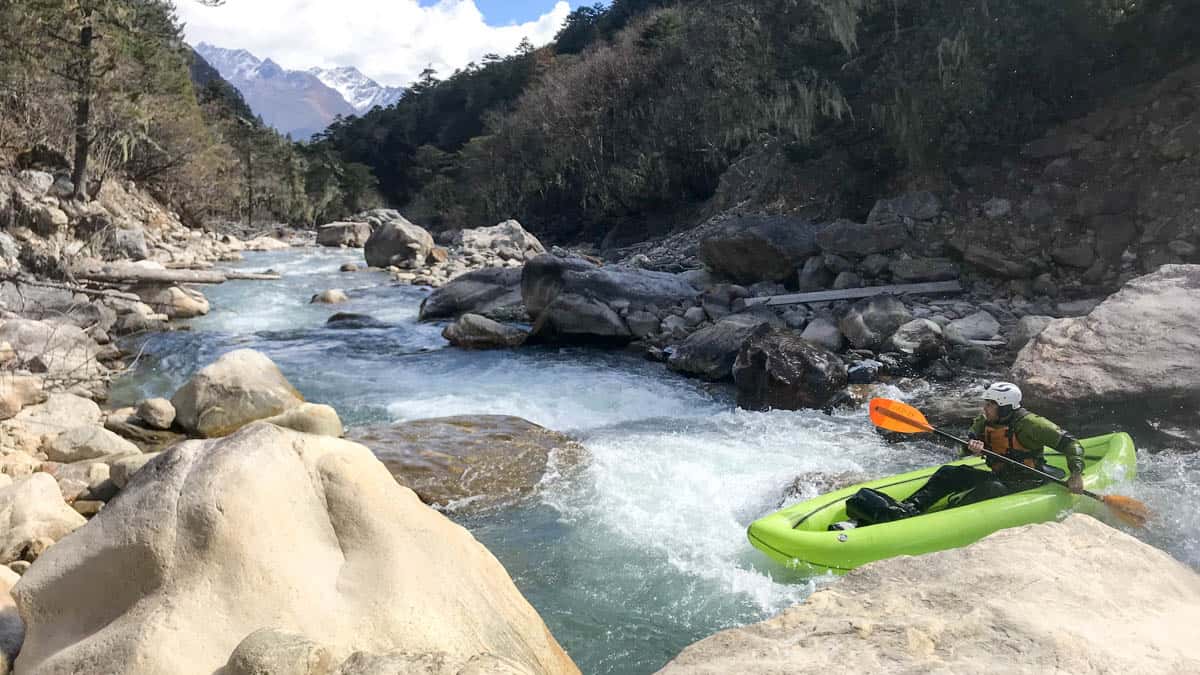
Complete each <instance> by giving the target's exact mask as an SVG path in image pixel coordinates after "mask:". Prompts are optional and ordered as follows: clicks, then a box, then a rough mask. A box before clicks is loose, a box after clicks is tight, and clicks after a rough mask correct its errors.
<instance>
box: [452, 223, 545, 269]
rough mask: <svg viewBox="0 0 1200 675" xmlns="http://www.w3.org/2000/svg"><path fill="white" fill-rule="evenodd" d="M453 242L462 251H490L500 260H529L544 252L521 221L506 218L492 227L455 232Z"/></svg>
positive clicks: (543, 248) (539, 243) (540, 244)
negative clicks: (522, 225)
mask: <svg viewBox="0 0 1200 675" xmlns="http://www.w3.org/2000/svg"><path fill="white" fill-rule="evenodd" d="M453 244H454V245H457V246H459V247H460V248H462V250H463V251H464V252H475V253H480V254H484V253H490V254H493V255H495V256H496V257H497V258H500V259H501V260H521V261H524V260H529V259H531V258H535V257H537V256H539V255H541V254H543V253H545V252H546V248H545V247H544V246H542V242H540V241H538V238H537V237H535V236H533V235H532V234H530V233H529V232H528V231H526V230H525V228H523V227H521V223H519V222H517V221H515V220H506V221H504V222H503V223H500V224H499V225H493V226H492V227H477V228H474V229H471V230H460V231H458V232H456V233H455V235H454V238H453Z"/></svg>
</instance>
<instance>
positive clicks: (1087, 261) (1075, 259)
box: [1050, 244, 1096, 270]
mask: <svg viewBox="0 0 1200 675" xmlns="http://www.w3.org/2000/svg"><path fill="white" fill-rule="evenodd" d="M1050 257H1051V258H1053V259H1054V262H1056V263H1058V264H1059V265H1064V266H1066V267H1077V268H1079V269H1081V270H1085V269H1087V268H1089V267H1091V266H1092V263H1094V262H1095V261H1096V249H1095V248H1093V247H1092V245H1091V244H1074V245H1072V246H1063V247H1060V248H1056V249H1054V250H1053V251H1051V252H1050Z"/></svg>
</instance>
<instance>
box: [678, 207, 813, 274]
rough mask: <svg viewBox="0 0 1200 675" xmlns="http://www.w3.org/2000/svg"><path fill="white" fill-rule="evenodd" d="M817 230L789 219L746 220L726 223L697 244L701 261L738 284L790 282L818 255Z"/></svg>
mask: <svg viewBox="0 0 1200 675" xmlns="http://www.w3.org/2000/svg"><path fill="white" fill-rule="evenodd" d="M816 231H817V226H816V225H813V224H812V223H810V222H809V221H807V220H802V219H800V218H793V217H789V216H747V217H745V218H734V219H731V220H729V221H727V222H726V223H725V224H724V226H723V227H722V228H721V229H720V230H719V231H718V232H717V233H716V234H714V235H712V236H710V237H708V238H706V239H704V240H703V241H701V242H700V259H701V260H702V261H704V264H705V265H707V266H708V268H709V269H711V270H712V271H714V272H716V273H718V274H721V275H722V276H725V277H727V278H729V279H732V280H733V281H735V282H737V283H740V284H753V283H756V282H759V281H783V280H785V279H788V278H791V277H792V275H793V274H795V273H796V269H797V268H798V267H800V266H802V265H803V264H804V261H805V259H807V258H808V257H809V256H812V255H815V254H816V253H818V251H819V249H818V248H817V242H816Z"/></svg>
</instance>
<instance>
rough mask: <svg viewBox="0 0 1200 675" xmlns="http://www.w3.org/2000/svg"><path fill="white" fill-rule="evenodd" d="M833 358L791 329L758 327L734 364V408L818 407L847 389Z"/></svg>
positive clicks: (839, 362) (839, 364)
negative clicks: (735, 393)
mask: <svg viewBox="0 0 1200 675" xmlns="http://www.w3.org/2000/svg"><path fill="white" fill-rule="evenodd" d="M846 377H847V376H846V366H845V364H843V363H842V360H841V359H839V358H838V356H837V355H836V354H834V353H833V352H831V351H829V350H828V349H825V348H824V347H820V346H817V345H815V344H813V343H811V342H809V341H807V340H805V339H803V338H801V337H800V336H799V335H798V334H797V333H794V332H792V331H783V330H775V329H771V328H769V327H766V326H763V327H760V328H759V329H758V330H756V331H755V333H754V335H752V336H751V337H750V338H749V339H747V340H746V342H745V343H744V344H743V345H742V349H741V351H740V352H739V353H738V356H737V360H736V361H735V362H734V364H733V379H734V382H735V383H736V384H737V404H738V407H739V408H745V409H747V410H765V409H775V410H799V409H801V408H821V407H824V406H825V405H827V404H828V403H829V402H830V401H831V400H832V399H833V397H834V396H836V395H837V394H838V393H839V392H841V391H842V390H843V389H845V388H846Z"/></svg>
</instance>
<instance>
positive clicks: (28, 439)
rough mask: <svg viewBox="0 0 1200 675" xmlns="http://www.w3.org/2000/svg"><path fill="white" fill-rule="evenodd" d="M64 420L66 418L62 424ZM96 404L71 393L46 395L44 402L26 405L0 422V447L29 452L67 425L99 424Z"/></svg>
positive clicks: (98, 412)
mask: <svg viewBox="0 0 1200 675" xmlns="http://www.w3.org/2000/svg"><path fill="white" fill-rule="evenodd" d="M64 420H68V422H66V423H65V424H64ZM99 424H100V406H98V405H96V404H95V403H94V402H93V401H91V400H89V399H86V398H83V397H81V396H76V395H74V394H64V393H55V394H50V395H49V396H48V397H47V398H46V401H45V402H44V403H38V404H35V405H30V406H26V407H25V408H24V409H23V410H21V412H19V413H17V415H16V417H13V418H12V419H10V420H5V421H3V422H0V447H3V448H16V449H23V450H24V451H26V452H29V453H30V454H32V453H35V452H38V451H40V450H41V448H42V446H43V445H44V444H46V443H49V442H50V441H52V440H54V437H55V436H57V435H58V434H60V433H62V432H63V431H65V430H66V429H67V425H74V426H80V425H99Z"/></svg>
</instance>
